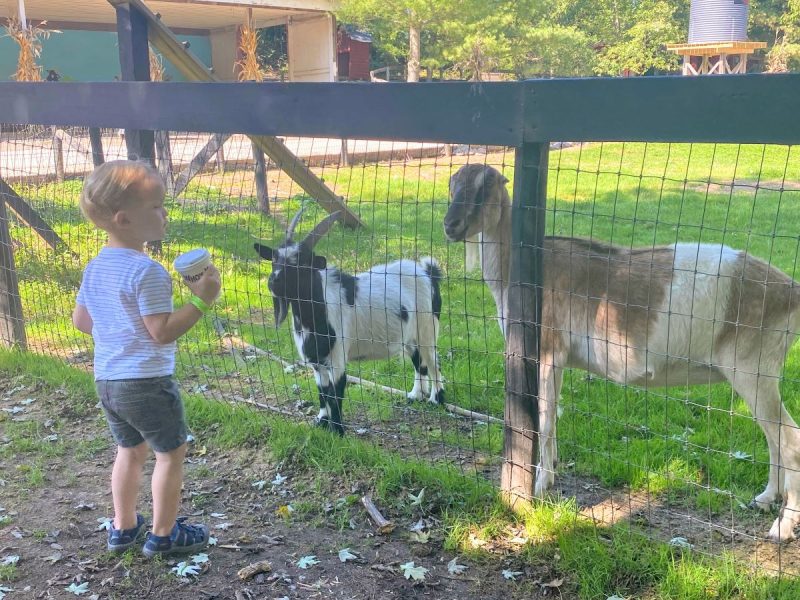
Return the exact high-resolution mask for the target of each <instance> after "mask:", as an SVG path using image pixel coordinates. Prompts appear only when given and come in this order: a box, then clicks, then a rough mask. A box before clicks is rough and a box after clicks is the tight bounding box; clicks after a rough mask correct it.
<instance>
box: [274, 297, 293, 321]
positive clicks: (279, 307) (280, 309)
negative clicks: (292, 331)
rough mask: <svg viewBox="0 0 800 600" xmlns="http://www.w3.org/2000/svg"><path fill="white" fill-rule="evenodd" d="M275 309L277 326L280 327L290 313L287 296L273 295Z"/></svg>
mask: <svg viewBox="0 0 800 600" xmlns="http://www.w3.org/2000/svg"><path fill="white" fill-rule="evenodd" d="M272 304H273V310H274V311H275V327H276V328H277V327H280V326H281V324H282V323H283V322H284V321H285V320H286V315H288V314H289V301H288V300H286V299H285V298H278V297H277V296H273V297H272Z"/></svg>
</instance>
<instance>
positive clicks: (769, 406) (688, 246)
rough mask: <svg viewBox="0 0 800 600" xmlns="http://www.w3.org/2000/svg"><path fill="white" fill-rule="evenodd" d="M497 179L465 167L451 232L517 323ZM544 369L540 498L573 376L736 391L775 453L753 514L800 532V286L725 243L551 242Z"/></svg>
mask: <svg viewBox="0 0 800 600" xmlns="http://www.w3.org/2000/svg"><path fill="white" fill-rule="evenodd" d="M506 183H507V180H506V178H505V177H503V175H501V174H500V173H499V172H498V171H497V170H495V169H493V168H492V167H489V166H485V165H467V166H464V167H462V168H461V169H459V170H458V171H457V172H456V173H455V174H454V175H453V176H452V177H451V179H450V197H451V204H450V206H449V209H448V211H447V215H446V216H445V219H444V231H445V234H446V236H447V238H448V239H450V240H451V241H463V240H465V239H475V238H476V237H477V238H478V242H479V244H480V250H481V252H480V254H481V268H482V270H483V277H484V279H485V281H486V283H487V284H488V286H489V287H490V289H491V291H492V294H493V295H494V298H495V301H496V303H497V313H498V320H499V323H500V328H501V330H504V329H505V324H506V323H508V313H507V305H508V303H507V293H508V285H509V258H510V250H511V246H510V241H511V204H510V201H509V196H508V192H507V190H506V187H505V184H506ZM543 258H544V285H543V304H542V330H541V336H542V337H541V355H540V362H539V378H540V382H539V390H540V396H539V427H540V430H541V431H540V432H539V435H540V438H539V439H540V446H539V447H540V463H539V466H538V472H537V476H536V488H535V494H536V495H537V496H541V495H543V494H544V492H545V490H546V489H547V488H549V487H550V486H551V485H552V484H553V481H554V477H555V472H554V465H555V461H556V454H557V452H556V409H557V402H558V398H559V392H560V389H561V382H562V375H563V370H564V369H565V368H580V369H585V370H587V371H590V372H592V373H596V374H598V375H600V376H602V377H605V378H607V379H610V380H612V381H615V382H617V383H624V384H631V385H636V386H640V387H646V388H647V387H663V386H671V385H694V384H708V383H714V382H719V381H727V382H729V383H730V384H731V386H732V387H733V389H734V390H735V391H736V392H737V393H738V394H739V395H740V396H741V397H742V398H743V399H744V400H745V401H746V402H747V405H748V407H749V409H750V411H751V412H752V414H753V416H754V417H755V420H756V422H757V423H758V425H759V426H760V427H761V429H762V430H763V431H764V434H765V435H766V438H767V445H768V447H769V457H770V469H769V480H768V482H767V486H766V488H765V489H764V491H763V492H762V493H761V494H759V495H758V496H756V498H755V500H754V504H755V505H756V506H758V507H759V508H760V509H762V510H767V509H768V508H769V507H770V506H771V505H772V503H774V502H776V501H779V500H780V499H781V497H783V500H784V505H783V508H782V510H781V512H780V515H779V516H778V518H777V519H776V520H775V522H774V524H773V525H772V527H771V529H770V531H769V537H770V538H771V539H773V540H776V541H778V540H781V541H785V540H789V539H792V538H793V537H794V532H793V529H794V527H795V525H797V524H798V522H800V432H799V431H798V429H797V425H796V424H795V421H794V420H793V419H792V417H791V415H789V413H788V412H787V411H786V409H785V408H784V406H783V403H782V402H781V396H780V391H779V389H778V384H779V382H780V377H781V372H782V370H783V366H784V362H785V360H786V355H787V353H788V351H789V348H790V347H791V345H792V342H793V341H794V340H795V338H796V334H797V331H798V326H799V325H800V284H798V283H797V282H796V281H794V280H793V279H792V278H790V277H789V276H788V275H786V274H784V273H783V272H781V271H779V270H778V269H776V268H774V267H772V266H770V265H769V264H767V263H765V262H763V261H762V260H759V259H758V258H755V257H753V256H751V255H749V254H747V253H745V252H743V251H738V250H734V249H731V248H729V247H727V246H723V245H720V244H701V243H695V242H691V243H678V244H672V245H669V246H659V247H655V248H620V247H616V246H611V245H608V244H604V243H600V242H596V241H593V240H585V239H578V238H567V237H547V238H545V241H544V257H543Z"/></svg>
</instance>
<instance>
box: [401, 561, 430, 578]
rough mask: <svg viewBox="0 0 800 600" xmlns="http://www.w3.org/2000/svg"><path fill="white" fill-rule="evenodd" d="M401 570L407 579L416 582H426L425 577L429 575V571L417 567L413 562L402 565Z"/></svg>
mask: <svg viewBox="0 0 800 600" xmlns="http://www.w3.org/2000/svg"><path fill="white" fill-rule="evenodd" d="M400 568H401V569H403V575H404V576H405V578H406V579H413V580H414V581H424V580H425V575H427V574H428V569H426V568H425V567H422V566H420V567H418V566H416V565H415V564H414V561H413V560H412V561H411V562H407V563H405V564H403V565H400Z"/></svg>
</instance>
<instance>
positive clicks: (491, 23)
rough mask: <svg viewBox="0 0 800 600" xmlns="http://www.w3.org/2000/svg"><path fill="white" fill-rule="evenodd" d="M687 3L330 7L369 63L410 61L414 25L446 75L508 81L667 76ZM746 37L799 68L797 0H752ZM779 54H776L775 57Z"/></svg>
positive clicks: (354, 2) (539, 0)
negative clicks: (351, 28) (503, 75)
mask: <svg viewBox="0 0 800 600" xmlns="http://www.w3.org/2000/svg"><path fill="white" fill-rule="evenodd" d="M689 5H690V0H675V1H673V0H520V1H517V2H515V1H513V0H488V1H480V0H464V1H463V2H459V3H449V2H442V1H441V0H437V1H435V2H423V1H422V0H389V1H386V2H382V1H380V0H344V1H343V2H342V4H341V8H340V10H339V12H338V13H337V16H338V18H339V19H340V20H341V21H342V22H347V23H354V24H357V25H358V26H359V27H361V28H363V29H365V30H367V31H369V32H370V33H371V34H372V35H373V39H374V47H373V59H374V62H375V65H374V66H376V67H380V66H385V65H386V64H393V63H395V62H397V61H399V62H404V61H405V60H407V59H408V57H409V47H408V43H409V35H408V31H409V28H410V27H417V28H419V29H420V30H421V39H422V44H421V45H422V49H421V56H420V63H421V64H422V65H427V66H433V67H440V68H445V69H447V70H448V73H449V74H450V76H452V77H457V78H463V79H477V78H479V74H480V73H485V72H489V71H501V72H507V73H509V74H510V75H513V76H514V77H517V78H526V77H573V76H586V75H590V74H592V73H597V74H600V75H620V74H622V73H623V72H626V71H628V72H630V73H632V74H635V75H643V74H652V73H674V72H676V71H677V69H678V65H679V57H678V55H677V54H674V53H672V52H670V51H668V50H667V49H666V44H668V43H680V42H685V41H686V39H687V32H688V27H689ZM749 34H750V39H753V40H762V41H767V42H768V43H770V44H771V45H772V48H771V50H770V53H774V54H773V56H774V57H775V58H780V59H781V60H782V61H783V62H785V63H786V64H787V65H788V68H789V69H797V68H800V0H752V2H751V3H750V25H749ZM778 55H780V56H779V57H778Z"/></svg>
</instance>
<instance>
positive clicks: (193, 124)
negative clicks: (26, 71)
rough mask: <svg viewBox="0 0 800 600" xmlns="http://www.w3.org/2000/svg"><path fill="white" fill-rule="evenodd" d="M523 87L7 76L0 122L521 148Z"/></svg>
mask: <svg viewBox="0 0 800 600" xmlns="http://www.w3.org/2000/svg"><path fill="white" fill-rule="evenodd" d="M151 41H152V40H151ZM197 70H199V68H198V69H197ZM521 91H522V88H521V87H520V85H519V84H508V83H496V84H477V85H472V84H468V83H443V84H437V83H425V84H368V83H367V84H358V83H277V82H269V83H186V82H170V83H143V82H127V81H126V82H108V83H60V82H59V83H52V82H51V83H47V84H41V83H13V82H12V83H6V82H2V83H0V122H6V123H21V124H22V123H48V124H57V125H58V126H65V125H83V126H95V127H114V128H140V129H141V128H148V129H152V130H159V129H166V130H171V131H198V132H209V133H248V134H258V135H272V136H277V135H299V136H308V137H336V138H341V137H347V138H350V139H377V140H420V141H441V142H453V143H461V142H463V143H474V144H498V145H512V146H513V145H516V144H517V143H518V142H520V141H521V139H522V133H521V130H520V128H519V124H520V114H521V113H520V105H519V103H520V92H521ZM154 107H158V109H157V110H155V109H154Z"/></svg>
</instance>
